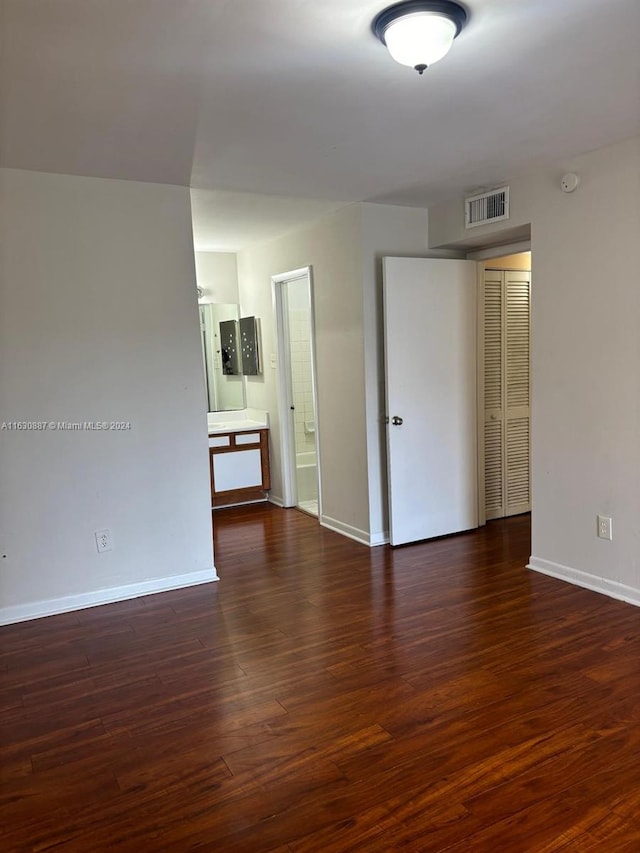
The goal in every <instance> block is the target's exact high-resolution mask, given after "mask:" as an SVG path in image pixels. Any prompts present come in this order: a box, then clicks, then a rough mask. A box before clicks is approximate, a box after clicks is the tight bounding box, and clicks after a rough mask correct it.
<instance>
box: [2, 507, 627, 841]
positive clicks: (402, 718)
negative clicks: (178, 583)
mask: <svg viewBox="0 0 640 853" xmlns="http://www.w3.org/2000/svg"><path fill="white" fill-rule="evenodd" d="M215 545H216V565H217V566H218V570H219V572H220V574H221V576H222V580H221V581H220V583H218V584H211V585H207V586H201V587H194V588H191V589H188V590H181V591H177V592H170V593H164V594H161V595H155V596H148V597H147V598H143V599H137V600H135V601H129V602H123V603H119V604H112V605H107V606H104V607H98V608H93V609H89V610H85V611H81V612H76V613H70V614H66V615H61V616H54V617H50V618H48V619H42V620H38V621H34V622H27V623H23V624H20V625H14V626H9V627H6V628H3V629H0V643H1V652H2V654H1V657H0V680H1V690H0V722H1V731H2V769H1V773H2V786H1V792H0V833H1V838H0V849H1V850H2V851H22V850H63V851H64V850H70V851H83V853H84V851H87V853H89V851H100V850H107V849H108V850H118V851H129V850H131V851H142V853H146V852H147V851H187V850H195V849H201V850H211V851H217V853H270V852H271V853H276V851H277V853H284V851H287V853H293V851H295V853H310V851H318V853H345V851H363V853H379V851H380V853H382V851H384V853H389V852H390V851H391V853H393V851H406V853H412V852H413V853H416V851H423V852H424V851H439V850H449V851H456V853H458V851H492V853H493V851H500V853H503V851H506V852H507V853H511V851H516V853H517V851H535V853H544V851H558V850H562V851H580V853H582V851H597V850H602V851H607V853H611V851H634V853H637V851H639V850H640V665H639V659H640V609H638V608H634V607H632V606H630V605H626V604H623V603H620V602H616V601H612V600H611V599H607V598H605V597H603V596H600V595H597V594H596V593H592V592H588V591H586V590H583V589H579V588H577V587H573V586H569V585H566V584H564V583H561V582H560V581H555V580H553V579H551V578H547V577H544V576H542V575H538V574H535V573H532V572H529V571H527V570H526V569H525V568H524V566H525V563H526V561H527V558H528V556H529V519H528V518H527V517H518V518H513V519H510V520H507V521H499V522H492V523H490V524H489V525H487V527H486V528H484V529H481V530H479V531H476V532H473V533H469V534H465V535H462V536H457V537H452V538H448V539H442V540H439V541H434V542H431V543H424V544H420V545H415V546H410V547H406V548H401V549H397V550H395V551H394V550H391V549H389V548H386V547H382V548H376V549H373V550H369V549H367V548H365V547H364V546H362V545H358V544H356V543H354V542H351V541H349V540H348V539H345V538H343V537H341V536H339V535H337V534H334V533H331V532H329V531H326V530H323V529H322V528H320V527H319V526H318V524H317V522H316V521H315V520H314V519H312V518H310V517H308V516H305V515H304V514H302V513H300V512H297V511H296V510H280V509H276V508H274V507H271V506H265V505H261V506H252V507H246V508H242V509H234V510H225V511H221V512H217V513H216V514H215Z"/></svg>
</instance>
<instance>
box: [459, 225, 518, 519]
mask: <svg viewBox="0 0 640 853" xmlns="http://www.w3.org/2000/svg"><path fill="white" fill-rule="evenodd" d="M523 252H531V265H532V266H533V251H532V248H531V240H523V241H521V242H519V243H505V244H504V245H502V246H490V247H486V248H481V249H477V250H475V251H473V252H468V253H467V260H469V261H477V262H478V265H477V281H478V328H477V337H476V340H477V347H478V353H477V366H478V376H477V392H476V399H477V404H478V412H477V418H478V420H477V423H478V457H477V458H478V527H483V526H484V525H485V524H486V523H487V511H486V507H485V499H486V494H485V478H484V462H485V460H484V272H485V261H487V262H489V261H491V260H492V259H493V258H501V257H502V256H503V255H519V254H521V253H523ZM529 311H531V295H530V296H529ZM529 316H530V317H531V315H529ZM529 326H530V327H531V319H529ZM531 385H532V375H531V332H529V400H530V401H531ZM529 406H531V403H529ZM529 411H530V414H529V422H530V423H531V420H532V417H531V409H529ZM529 478H531V433H529ZM531 506H532V510H533V500H532V501H531Z"/></svg>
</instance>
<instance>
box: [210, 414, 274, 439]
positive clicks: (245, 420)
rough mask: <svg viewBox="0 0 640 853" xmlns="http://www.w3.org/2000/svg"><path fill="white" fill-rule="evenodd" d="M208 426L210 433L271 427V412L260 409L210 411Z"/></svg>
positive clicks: (218, 433)
mask: <svg viewBox="0 0 640 853" xmlns="http://www.w3.org/2000/svg"><path fill="white" fill-rule="evenodd" d="M207 426H208V428H209V435H220V434H221V433H225V432H250V431H252V430H256V429H269V414H268V413H267V412H263V411H261V410H260V409H242V410H239V411H235V412H216V413H210V414H209V417H208V423H207Z"/></svg>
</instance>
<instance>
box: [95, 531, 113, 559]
mask: <svg viewBox="0 0 640 853" xmlns="http://www.w3.org/2000/svg"><path fill="white" fill-rule="evenodd" d="M95 537H96V548H97V549H98V553H100V554H102V553H103V551H113V543H112V541H111V531H110V530H107V529H105V530H96V532H95Z"/></svg>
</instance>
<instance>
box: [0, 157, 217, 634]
mask: <svg viewBox="0 0 640 853" xmlns="http://www.w3.org/2000/svg"><path fill="white" fill-rule="evenodd" d="M0 181H1V183H0V211H1V220H0V228H1V233H2V255H1V256H0V272H1V286H2V289H1V291H0V293H1V305H0V419H1V420H2V421H5V422H8V421H19V422H23V421H24V422H35V421H39V422H49V421H54V422H58V421H64V422H84V421H108V422H109V421H123V422H130V424H131V429H130V430H124V431H117V432H116V431H107V432H102V431H100V432H98V431H82V432H79V431H73V432H64V431H60V430H57V431H54V430H50V429H47V430H43V431H26V430H21V431H13V430H9V429H3V430H0V450H1V454H0V488H1V492H0V520H1V523H2V538H1V542H2V545H1V549H2V550H1V553H0V620H1V621H4V622H7V621H16V620H19V619H24V618H30V617H32V616H38V615H44V614H46V613H49V612H59V611H62V610H65V609H74V608H76V607H81V606H86V605H88V604H91V603H98V602H102V601H109V600H114V599H116V598H124V597H131V596H134V595H137V594H141V593H144V592H148V591H154V590H158V589H164V588H171V587H175V586H182V585H186V584H189V583H196V582H201V581H204V580H207V579H213V578H214V577H215V569H214V568H213V554H212V538H211V514H210V509H209V507H210V490H209V475H208V461H207V460H208V451H207V433H206V404H205V390H204V380H203V370H202V358H201V350H200V340H199V334H198V315H197V308H196V298H195V271H194V262H193V244H192V237H191V218H190V217H191V213H190V199H189V190H188V189H185V188H179V187H170V186H160V185H154V184H141V183H135V182H131V181H114V180H101V179H93V178H78V177H68V176H62V175H50V174H42V173H32V172H21V171H14V170H2V172H1V173H0ZM105 527H106V528H110V529H111V531H112V534H113V540H114V550H113V551H112V552H108V553H104V554H98V553H97V551H96V545H95V540H94V531H95V530H98V529H101V528H105ZM5 555H6V556H5Z"/></svg>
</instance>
